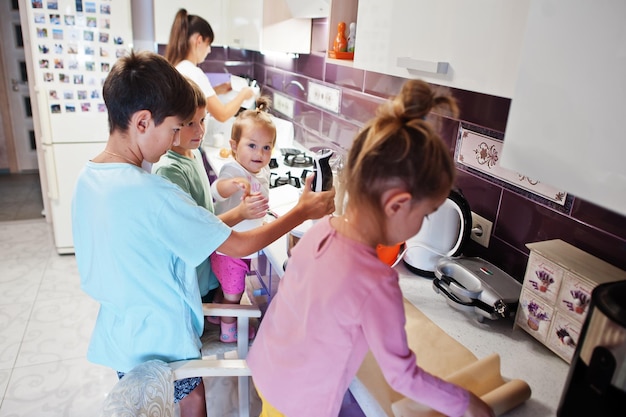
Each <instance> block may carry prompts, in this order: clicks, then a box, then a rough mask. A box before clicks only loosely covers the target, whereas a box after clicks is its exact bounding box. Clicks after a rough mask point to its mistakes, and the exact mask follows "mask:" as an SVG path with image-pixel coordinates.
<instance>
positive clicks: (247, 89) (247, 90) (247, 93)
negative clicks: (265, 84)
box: [239, 87, 255, 100]
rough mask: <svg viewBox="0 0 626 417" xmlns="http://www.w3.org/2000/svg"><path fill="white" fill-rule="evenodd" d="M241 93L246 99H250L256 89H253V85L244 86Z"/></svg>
mask: <svg viewBox="0 0 626 417" xmlns="http://www.w3.org/2000/svg"><path fill="white" fill-rule="evenodd" d="M239 94H241V96H242V97H243V99H244V100H249V99H251V98H252V97H254V96H255V92H254V89H252V87H244V88H242V89H241V91H240V92H239Z"/></svg>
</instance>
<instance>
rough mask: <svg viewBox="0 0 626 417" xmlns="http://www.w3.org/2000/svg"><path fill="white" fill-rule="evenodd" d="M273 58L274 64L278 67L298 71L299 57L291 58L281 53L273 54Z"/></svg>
mask: <svg viewBox="0 0 626 417" xmlns="http://www.w3.org/2000/svg"><path fill="white" fill-rule="evenodd" d="M272 59H273V60H274V66H275V67H276V68H280V69H282V70H285V71H290V72H297V71H296V68H297V65H298V64H297V61H298V58H291V57H289V56H286V55H280V54H272Z"/></svg>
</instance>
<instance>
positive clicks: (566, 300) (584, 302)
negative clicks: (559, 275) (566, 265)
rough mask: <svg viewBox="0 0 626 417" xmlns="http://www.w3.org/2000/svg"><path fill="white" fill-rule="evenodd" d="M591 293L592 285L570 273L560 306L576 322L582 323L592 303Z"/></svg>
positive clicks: (562, 290)
mask: <svg viewBox="0 0 626 417" xmlns="http://www.w3.org/2000/svg"><path fill="white" fill-rule="evenodd" d="M591 291H592V288H591V286H590V285H588V284H587V283H586V282H584V281H582V280H581V279H580V278H579V277H577V276H576V275H573V274H570V273H569V272H568V273H567V274H566V275H565V279H564V280H563V284H562V287H561V292H560V293H559V301H558V306H559V308H560V309H561V310H563V311H565V312H566V313H567V314H568V315H569V316H570V317H572V318H573V319H574V320H577V321H578V322H580V323H582V322H583V321H584V320H585V316H586V315H587V311H588V307H589V303H590V301H591Z"/></svg>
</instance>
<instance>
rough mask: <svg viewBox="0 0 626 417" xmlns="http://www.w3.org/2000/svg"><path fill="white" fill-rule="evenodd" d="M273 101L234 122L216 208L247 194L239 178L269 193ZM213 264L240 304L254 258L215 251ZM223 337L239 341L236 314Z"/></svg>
mask: <svg viewBox="0 0 626 417" xmlns="http://www.w3.org/2000/svg"><path fill="white" fill-rule="evenodd" d="M269 104H270V101H269V99H268V98H267V97H260V98H259V99H258V100H257V108H256V109H255V110H245V111H243V112H241V113H240V114H239V116H237V119H235V122H234V123H233V127H232V133H231V139H230V147H231V150H232V154H233V157H234V159H235V160H234V161H232V162H229V163H226V164H225V165H224V167H222V169H221V171H220V173H219V177H218V179H217V180H216V181H215V182H213V185H212V186H211V190H212V191H213V196H214V198H215V211H216V213H217V214H220V213H223V212H224V211H226V210H229V209H231V208H232V207H235V206H237V205H238V204H239V203H240V201H241V199H242V197H243V196H244V195H245V192H244V190H242V189H241V188H240V187H238V186H237V183H236V182H235V180H241V179H243V180H246V181H247V182H248V183H249V184H250V190H249V193H250V195H251V196H257V195H261V196H263V197H264V198H266V199H267V198H268V197H269V178H270V170H269V167H268V164H269V162H270V159H271V156H272V150H273V149H274V144H275V143H276V126H275V125H274V122H272V119H271V116H270V115H269V113H267V110H268V108H269ZM262 223H263V219H254V220H246V221H243V222H241V223H239V224H237V225H236V226H234V227H233V229H234V230H238V231H244V230H249V229H253V228H256V227H258V226H260V225H261V224H262ZM211 267H212V269H213V271H214V272H215V275H216V276H217V279H218V280H219V282H220V285H221V286H222V291H223V293H224V301H223V302H224V303H227V304H239V302H240V301H241V296H242V295H243V292H244V289H245V283H246V275H247V274H248V272H249V271H250V259H249V258H246V259H237V258H231V257H228V256H225V255H222V254H220V253H218V252H216V253H214V254H212V255H211ZM220 325H221V334H220V340H221V341H222V342H226V343H230V342H236V341H237V322H236V319H235V317H222V321H221V324H220ZM254 334H255V329H254V327H252V326H250V333H249V337H250V338H253V337H254Z"/></svg>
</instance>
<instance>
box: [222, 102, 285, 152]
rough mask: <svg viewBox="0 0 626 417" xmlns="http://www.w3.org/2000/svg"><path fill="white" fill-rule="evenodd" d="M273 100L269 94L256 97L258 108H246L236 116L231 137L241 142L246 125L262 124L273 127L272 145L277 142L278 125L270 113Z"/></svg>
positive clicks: (261, 125)
mask: <svg viewBox="0 0 626 417" xmlns="http://www.w3.org/2000/svg"><path fill="white" fill-rule="evenodd" d="M271 104H272V100H271V99H270V98H269V97H268V96H261V97H259V98H257V99H256V109H254V110H244V111H242V112H241V113H239V115H238V116H237V117H236V118H235V121H234V122H233V128H232V130H231V134H230V137H231V139H232V140H234V141H235V143H239V140H240V139H241V135H242V134H243V131H244V129H245V128H246V127H249V126H250V127H252V126H254V127H256V126H260V127H263V128H266V129H271V130H272V132H273V134H274V139H273V140H272V146H274V145H275V144H276V125H274V121H273V120H272V116H270V114H269V110H270V106H271Z"/></svg>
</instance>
